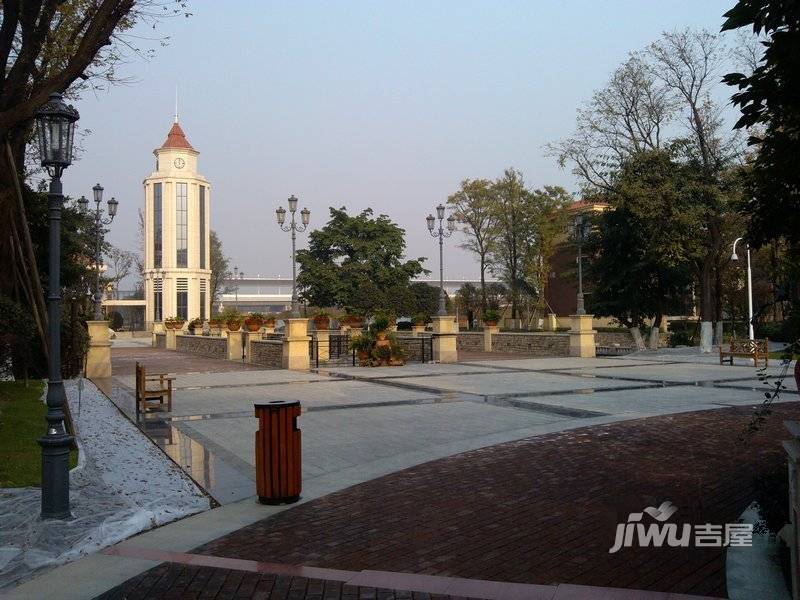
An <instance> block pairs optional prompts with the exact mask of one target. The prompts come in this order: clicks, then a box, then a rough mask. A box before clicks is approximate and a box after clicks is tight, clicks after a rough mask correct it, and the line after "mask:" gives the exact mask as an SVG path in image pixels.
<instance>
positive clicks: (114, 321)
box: [108, 310, 125, 331]
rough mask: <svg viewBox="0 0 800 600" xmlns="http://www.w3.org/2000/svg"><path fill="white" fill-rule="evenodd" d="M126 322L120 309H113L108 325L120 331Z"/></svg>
mask: <svg viewBox="0 0 800 600" xmlns="http://www.w3.org/2000/svg"><path fill="white" fill-rule="evenodd" d="M124 324H125V319H124V318H122V315H121V314H120V313H119V311H116V310H115V311H112V312H111V313H110V314H109V315H108V326H109V327H110V328H111V329H113V330H114V331H119V330H120V329H122V326H123V325H124Z"/></svg>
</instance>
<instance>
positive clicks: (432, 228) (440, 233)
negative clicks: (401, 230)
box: [425, 204, 456, 317]
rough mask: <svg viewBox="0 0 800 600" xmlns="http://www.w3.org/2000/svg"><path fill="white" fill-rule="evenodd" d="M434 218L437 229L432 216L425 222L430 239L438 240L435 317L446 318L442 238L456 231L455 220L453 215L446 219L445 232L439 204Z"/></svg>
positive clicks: (442, 206)
mask: <svg viewBox="0 0 800 600" xmlns="http://www.w3.org/2000/svg"><path fill="white" fill-rule="evenodd" d="M436 217H437V218H438V219H439V228H438V229H437V228H436V218H434V216H433V215H428V216H427V217H425V220H426V221H427V222H428V231H429V232H430V234H431V236H432V237H435V238H439V310H438V311H437V313H436V314H437V315H438V316H440V317H445V316H447V307H446V306H445V295H444V238H449V237H450V236H451V235H453V232H454V231H455V230H456V218H455V217H454V216H453V215H450V216H449V217H447V231H445V228H444V220H445V219H444V205H443V204H440V205H439V206H437V207H436Z"/></svg>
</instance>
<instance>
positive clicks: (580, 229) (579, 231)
mask: <svg viewBox="0 0 800 600" xmlns="http://www.w3.org/2000/svg"><path fill="white" fill-rule="evenodd" d="M584 225H585V224H584V222H583V215H577V216H576V217H575V238H576V239H577V240H578V257H577V259H576V260H577V263H578V309H577V310H576V311H575V314H576V315H585V314H586V308H585V307H584V304H583V234H584Z"/></svg>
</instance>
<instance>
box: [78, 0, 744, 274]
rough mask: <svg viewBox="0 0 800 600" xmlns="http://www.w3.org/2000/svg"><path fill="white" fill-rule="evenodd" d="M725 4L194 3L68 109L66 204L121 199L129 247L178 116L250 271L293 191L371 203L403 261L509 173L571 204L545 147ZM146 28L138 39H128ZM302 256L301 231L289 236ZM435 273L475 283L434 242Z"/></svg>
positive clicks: (473, 268)
mask: <svg viewBox="0 0 800 600" xmlns="http://www.w3.org/2000/svg"><path fill="white" fill-rule="evenodd" d="M731 5H732V0H726V1H718V0H702V1H698V0H672V1H670V2H664V1H662V2H656V1H654V0H653V1H649V0H625V1H623V0H604V1H596V0H594V1H589V0H580V1H579V0H570V1H567V2H551V1H544V0H538V1H533V0H528V1H520V2H510V1H485V2H465V1H463V0H459V1H448V2H403V3H401V2H391V3H390V2H384V1H382V2H354V1H341V2H210V1H208V0H205V1H199V0H195V1H194V2H191V3H190V8H191V10H192V11H193V13H194V14H193V16H192V17H190V18H189V19H183V18H174V19H169V20H167V21H166V22H164V23H162V24H161V25H160V26H159V28H158V29H157V30H156V34H158V33H161V34H162V35H169V36H170V41H169V45H168V46H167V47H164V48H160V47H159V48H157V50H156V54H155V57H154V58H152V59H151V60H149V61H145V60H142V59H136V58H132V59H131V61H130V62H129V63H128V64H127V65H123V66H122V67H121V69H120V75H123V76H126V77H130V78H132V79H133V81H132V82H131V83H128V84H125V85H119V86H114V87H113V88H112V89H111V90H110V91H109V92H107V93H106V92H103V93H101V94H99V95H97V96H95V95H88V96H86V97H85V98H84V99H83V100H82V101H81V102H80V103H79V104H78V108H79V110H80V112H81V125H82V126H83V127H85V128H88V129H89V130H91V135H90V136H89V137H88V138H87V139H86V140H85V142H84V146H85V150H86V154H85V156H84V158H83V159H82V160H81V161H80V162H78V163H76V164H74V165H73V166H72V167H71V168H70V169H69V170H68V171H67V173H66V175H65V191H66V192H67V193H68V194H72V195H75V196H79V195H80V194H81V193H83V194H86V195H87V196H89V195H90V188H91V186H92V185H93V184H94V183H95V182H96V181H100V182H101V183H102V184H103V185H104V186H105V189H106V194H108V195H109V196H111V195H114V196H116V198H117V199H118V200H119V201H120V208H119V214H118V217H117V220H116V221H115V223H114V225H113V226H112V234H111V238H110V239H111V241H112V242H114V243H115V244H117V245H119V246H121V247H124V248H127V249H134V248H135V238H136V209H137V208H138V207H141V206H143V192H142V185H141V184H142V179H143V178H144V177H146V176H147V175H148V174H149V173H150V171H151V169H152V167H153V156H152V150H153V149H154V148H156V147H158V146H159V145H160V144H161V143H162V142H163V140H164V138H165V136H166V133H167V130H168V129H169V127H170V123H171V119H172V112H173V102H174V100H173V98H174V90H175V86H176V85H177V86H178V88H179V96H180V121H181V124H182V126H183V128H184V130H185V132H186V134H187V137H188V138H189V140H190V141H191V143H192V144H193V145H194V147H195V148H197V149H198V150H199V151H200V152H201V155H200V170H201V172H202V173H203V174H204V175H205V176H206V177H208V179H209V180H210V181H211V183H212V186H213V192H212V209H211V210H212V217H211V218H212V221H211V225H212V227H213V228H214V229H216V230H217V232H218V233H219V235H220V237H221V239H222V241H223V245H224V248H225V251H226V253H227V254H228V255H229V256H230V257H231V259H232V261H233V263H235V264H237V265H238V266H239V267H240V268H241V269H242V270H244V271H245V273H247V274H248V275H251V274H256V273H260V274H262V275H277V274H284V275H285V274H289V273H290V272H291V271H290V264H289V258H288V257H289V248H290V246H289V236H288V234H284V233H282V232H280V231H279V230H278V229H277V226H276V225H275V218H274V210H275V208H276V207H277V206H278V205H279V204H281V203H284V204H285V199H286V198H287V197H288V196H289V195H290V194H295V195H297V196H298V197H299V198H300V201H301V206H307V207H309V208H310V209H311V211H312V226H320V225H322V224H323V223H324V221H325V220H327V207H329V206H337V207H338V206H342V205H344V206H347V208H348V209H350V210H351V211H356V210H361V209H363V208H367V207H371V208H373V209H374V210H375V212H376V213H386V214H388V215H389V216H390V217H392V218H393V219H394V220H395V221H396V222H398V223H399V224H400V225H401V226H402V227H404V228H405V229H406V232H407V241H408V254H409V255H410V256H415V257H416V256H428V257H430V259H429V261H428V263H427V265H428V268H430V269H431V270H434V271H436V270H437V269H438V258H437V246H436V243H435V241H434V240H433V239H431V238H429V237H428V234H427V230H426V229H425V216H426V215H427V214H428V213H429V212H431V211H432V210H433V208H434V207H435V205H436V204H437V203H438V202H442V201H444V200H445V199H446V197H447V196H448V194H450V193H452V192H453V191H455V189H456V188H457V186H458V184H459V182H460V181H461V180H462V179H464V178H468V177H469V178H474V177H488V178H494V177H496V176H498V175H499V174H500V173H502V170H503V169H504V168H505V167H508V166H515V167H517V168H518V169H520V170H522V171H523V172H524V173H525V176H526V179H527V181H528V182H529V183H530V184H531V185H533V186H540V185H545V184H559V185H563V186H565V187H566V188H567V189H568V190H569V191H571V192H574V191H576V190H577V185H576V182H575V180H574V178H573V176H572V175H570V173H569V172H568V171H564V170H561V169H559V167H558V165H557V164H556V162H555V161H554V160H553V159H552V158H548V157H545V156H544V150H543V146H544V144H546V143H547V142H548V141H552V140H555V139H558V138H561V137H563V136H565V135H568V134H569V133H570V132H571V130H572V128H573V126H574V117H575V110H576V109H577V108H578V106H579V105H580V104H581V102H583V101H585V100H587V99H588V98H589V97H590V96H591V94H592V92H593V90H595V89H596V88H598V87H601V86H602V85H603V84H604V82H605V80H606V79H607V77H608V76H609V74H610V73H611V71H612V70H613V69H614V68H615V67H616V66H617V65H618V64H619V63H620V62H622V61H623V60H624V59H625V57H626V54H627V53H628V52H629V51H631V50H635V49H638V48H641V47H643V46H645V45H646V44H647V43H649V42H651V41H653V40H654V39H656V38H657V37H658V35H659V34H660V32H661V31H663V30H671V29H675V28H682V27H685V26H691V27H706V28H708V29H710V30H712V31H717V30H718V29H719V26H720V24H721V15H722V13H724V12H725V11H726V10H727V9H728V8H729V7H730V6H731ZM142 33H143V34H146V35H152V34H153V32H152V31H149V30H143V31H142ZM300 241H301V243H304V241H305V236H301V237H300ZM445 268H446V270H447V272H448V273H449V274H450V275H452V276H459V277H460V276H477V264H476V263H475V261H474V260H473V259H472V257H471V256H469V255H468V254H466V253H465V252H463V251H461V250H458V249H456V240H450V241H449V242H448V249H447V254H446V258H445Z"/></svg>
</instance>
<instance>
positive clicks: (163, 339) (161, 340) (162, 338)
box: [156, 333, 167, 350]
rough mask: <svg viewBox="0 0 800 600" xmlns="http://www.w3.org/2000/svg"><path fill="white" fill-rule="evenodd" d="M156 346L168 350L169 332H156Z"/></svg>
mask: <svg viewBox="0 0 800 600" xmlns="http://www.w3.org/2000/svg"><path fill="white" fill-rule="evenodd" d="M156 348H161V349H162V350H166V348H167V334H166V333H157V334H156Z"/></svg>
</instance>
